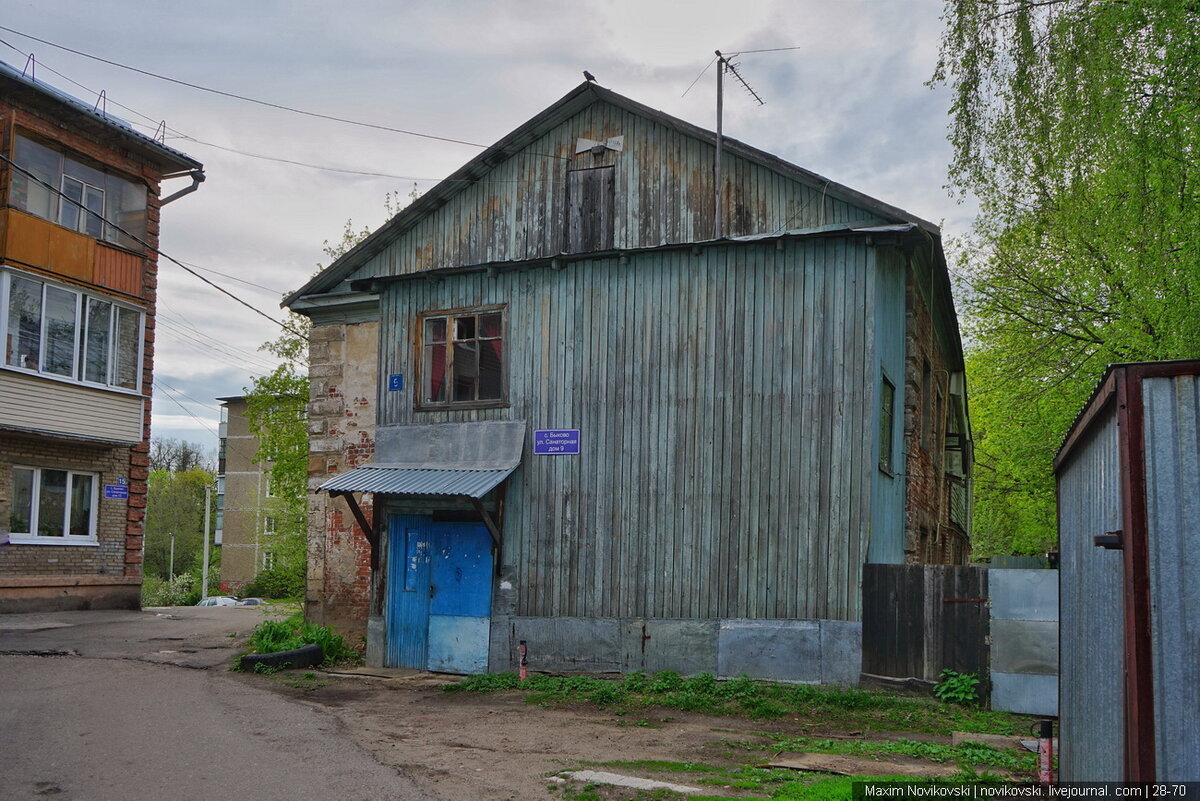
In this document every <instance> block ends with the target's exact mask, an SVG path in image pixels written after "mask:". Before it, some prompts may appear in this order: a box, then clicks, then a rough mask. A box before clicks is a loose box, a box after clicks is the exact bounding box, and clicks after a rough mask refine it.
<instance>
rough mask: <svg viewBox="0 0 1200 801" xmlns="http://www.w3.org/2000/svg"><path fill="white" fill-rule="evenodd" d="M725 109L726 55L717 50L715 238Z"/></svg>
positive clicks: (718, 221) (719, 230)
mask: <svg viewBox="0 0 1200 801" xmlns="http://www.w3.org/2000/svg"><path fill="white" fill-rule="evenodd" d="M724 110H725V56H723V55H721V51H720V50H718V51H717V155H716V157H715V160H714V161H713V192H714V195H713V202H714V205H713V239H720V238H721V235H722V233H724V232H723V231H722V226H721V151H722V150H723V142H724V138H725V137H724V136H723V135H722V125H721V123H722V119H721V118H722V116H723V115H724Z"/></svg>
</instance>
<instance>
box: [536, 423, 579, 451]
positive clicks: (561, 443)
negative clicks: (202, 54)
mask: <svg viewBox="0 0 1200 801" xmlns="http://www.w3.org/2000/svg"><path fill="white" fill-rule="evenodd" d="M533 455H534V456H578V455H579V429H578V428H549V429H547V428H539V429H535V430H534V432H533Z"/></svg>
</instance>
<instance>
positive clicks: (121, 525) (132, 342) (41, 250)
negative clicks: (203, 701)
mask: <svg viewBox="0 0 1200 801" xmlns="http://www.w3.org/2000/svg"><path fill="white" fill-rule="evenodd" d="M170 178H190V179H191V184H190V185H189V186H187V187H186V188H184V189H182V190H181V191H179V192H175V193H174V194H172V195H170V196H168V197H160V184H161V182H162V181H164V180H165V179H170ZM203 178H204V173H203V167H202V165H201V164H200V162H198V161H196V160H194V159H192V158H190V157H188V156H186V155H184V154H183V153H180V152H178V151H176V150H173V149H172V148H169V147H166V146H164V145H163V144H161V143H160V142H158V141H156V140H154V139H152V138H150V137H148V136H145V135H143V134H140V133H138V132H137V131H135V130H134V129H133V128H132V127H130V126H129V125H128V124H127V123H124V122H122V121H120V120H118V119H115V118H113V117H110V116H108V115H107V114H105V113H104V112H102V111H98V110H96V109H94V108H93V107H92V106H91V104H87V103H83V102H81V101H79V100H76V99H75V98H72V97H70V96H69V95H66V94H64V93H62V92H60V91H58V90H56V89H54V88H52V87H50V86H48V85H46V84H45V83H42V82H40V81H37V80H35V79H33V78H32V77H29V76H26V75H25V74H23V73H22V72H21V71H19V70H16V69H14V68H13V67H11V66H10V65H8V64H4V63H2V62H0V330H2V331H3V332H4V348H3V353H2V354H0V395H2V396H3V398H4V403H2V404H0V543H2V544H0V612H20V611H36V610H44V609H87V608H134V609H136V608H138V606H139V604H140V588H141V580H142V568H141V563H142V523H143V518H144V515H145V506H146V479H147V472H148V464H149V437H150V396H151V385H152V369H153V359H154V310H155V295H156V289H157V282H158V279H157V268H158V265H157V254H156V251H155V249H156V248H157V245H158V233H159V213H160V209H161V207H162V206H164V205H166V204H167V203H169V202H171V201H172V200H174V199H176V198H178V197H180V196H182V195H183V194H186V193H187V192H189V191H192V190H193V189H195V188H196V187H197V186H198V185H199V182H200V181H202V180H203Z"/></svg>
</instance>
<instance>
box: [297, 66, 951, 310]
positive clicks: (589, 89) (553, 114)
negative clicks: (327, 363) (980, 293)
mask: <svg viewBox="0 0 1200 801" xmlns="http://www.w3.org/2000/svg"><path fill="white" fill-rule="evenodd" d="M598 102H604V103H608V104H611V105H613V106H615V107H617V108H620V109H623V110H625V111H627V112H629V113H632V114H636V115H639V116H641V117H644V118H646V119H649V120H651V121H653V122H656V123H659V124H661V125H663V126H666V127H667V128H670V129H673V130H676V131H679V132H680V133H682V134H685V135H687V136H690V137H693V138H695V139H697V140H700V141H702V142H707V143H709V144H713V145H715V144H716V142H717V134H716V132H714V131H710V130H707V129H705V128H701V127H699V126H696V125H692V124H691V123H689V122H685V121H683V120H681V119H679V118H678V117H673V116H671V115H670V114H666V113H665V112H662V111H658V110H657V109H653V108H650V107H649V106H646V105H643V104H641V103H638V102H637V101H634V100H631V99H629V98H627V97H625V96H624V95H621V94H618V93H616V92H614V91H612V90H610V89H605V88H604V87H602V86H598V85H597V84H595V83H592V82H589V81H585V82H584V83H582V84H580V85H579V86H577V87H575V89H573V90H571V91H570V92H568V93H567V94H566V95H565V96H564V97H562V98H561V99H560V100H558V101H557V102H556V103H554V104H553V105H551V106H550V107H548V108H547V109H545V110H544V111H542V112H541V113H540V114H538V115H536V116H534V117H533V118H532V119H530V120H529V121H527V122H525V123H524V124H522V125H521V126H519V127H518V128H516V130H514V131H512V132H511V133H509V134H508V135H507V136H505V137H504V138H502V139H501V140H500V141H498V142H496V143H495V144H494V145H492V146H491V147H489V148H487V149H486V150H484V151H483V152H482V153H480V154H479V155H478V156H476V157H475V158H473V159H471V160H470V161H468V162H467V163H466V164H464V165H463V166H462V167H460V168H459V169H458V170H456V171H455V172H454V173H453V174H451V175H450V176H449V177H448V178H446V179H444V180H442V181H441V182H440V183H438V184H436V185H435V186H434V187H433V188H432V189H430V190H429V191H428V192H426V193H425V194H423V195H421V197H419V198H417V199H416V200H415V201H413V202H412V203H411V204H410V205H408V206H407V207H405V208H404V209H403V210H401V211H400V212H399V213H398V214H397V215H396V216H395V217H393V218H392V219H391V220H389V221H388V222H387V223H385V224H384V225H383V226H381V227H380V228H379V229H377V230H376V231H374V232H373V233H372V234H370V235H369V236H368V237H367V238H366V239H364V240H363V241H362V242H360V243H358V245H356V246H355V247H353V248H352V249H351V250H349V251H348V252H346V253H345V254H344V255H342V256H341V257H340V258H339V259H337V260H336V261H334V262H333V263H332V264H330V265H329V266H328V267H326V268H325V269H324V270H322V271H321V272H320V273H318V274H317V275H316V276H314V277H313V278H312V279H311V280H310V281H309V282H308V283H306V284H305V285H304V286H302V287H300V288H299V289H298V290H296V291H295V292H292V293H291V294H289V295H288V296H287V297H285V298H284V300H283V303H282V304H281V305H284V306H290V305H291V304H293V303H295V302H296V301H298V300H299V299H301V298H302V297H304V296H306V295H314V294H323V293H326V292H330V291H332V290H333V289H334V288H335V287H336V286H337V285H338V284H340V283H341V282H342V281H344V280H345V279H346V278H348V277H349V276H350V275H351V274H352V273H353V272H354V271H355V270H356V269H357V268H358V267H360V266H361V265H362V264H363V263H365V262H366V261H368V260H369V259H371V258H372V257H373V256H375V255H377V254H378V253H380V252H381V251H383V250H384V249H385V248H387V247H388V246H389V245H390V244H392V243H393V242H395V241H396V240H397V239H399V238H400V237H401V236H403V235H404V233H405V232H407V231H409V230H410V229H412V228H413V227H414V226H416V225H417V224H418V223H419V222H420V221H421V220H423V219H425V218H426V217H428V216H430V215H431V214H433V213H434V212H436V211H437V209H439V208H440V207H442V206H443V205H445V204H446V203H447V202H448V201H449V200H450V199H451V198H452V197H454V196H455V195H457V194H458V193H460V192H462V191H464V190H465V189H466V188H467V187H469V186H471V185H472V184H474V183H476V182H478V181H479V180H481V179H483V178H484V177H485V176H486V175H487V174H488V173H489V172H491V170H492V169H494V168H495V167H496V166H497V165H498V164H500V163H502V162H504V161H505V160H507V159H508V158H509V157H511V156H513V155H515V154H516V153H518V152H519V151H520V150H521V149H522V148H524V147H526V146H528V145H529V144H531V143H532V142H534V141H535V140H537V139H538V138H540V137H541V136H543V135H544V134H546V133H547V132H548V131H550V130H551V129H552V128H554V127H555V126H557V125H559V124H561V123H563V122H564V121H566V120H568V119H570V118H571V117H573V116H575V115H576V114H578V113H580V112H581V111H583V110H584V109H586V108H587V107H588V106H590V105H592V104H593V103H598ZM721 143H722V147H723V148H724V150H725V152H726V153H729V154H730V155H733V156H738V157H741V158H743V159H746V160H747V161H750V162H753V163H756V164H758V165H761V166H762V167H765V168H767V169H769V170H772V171H774V172H777V173H779V174H781V175H783V176H785V177H787V178H791V179H793V180H796V181H798V182H802V183H806V184H809V185H813V186H819V187H821V189H822V191H823V192H824V193H825V194H826V195H827V196H828V197H830V198H832V199H836V200H842V201H845V202H847V203H850V204H853V205H855V206H858V207H860V208H863V209H866V210H868V211H871V212H873V213H875V214H877V215H878V216H879V217H880V218H882V219H884V220H888V221H892V222H897V223H911V224H913V225H916V226H917V227H919V228H921V229H923V230H924V231H925V232H927V233H928V234H930V235H932V236H934V237H939V236H940V232H939V230H938V227H937V226H936V225H934V224H933V223H931V222H928V221H927V220H923V219H921V218H920V217H917V216H915V215H913V214H909V213H908V212H906V211H904V210H903V209H900V208H897V207H896V206H892V205H889V204H887V203H884V202H882V201H880V200H876V199H875V198H872V197H870V196H868V195H864V194H863V193H861V192H857V191H855V190H853V189H850V188H849V187H846V186H843V185H842V184H839V183H836V182H834V181H831V180H829V179H827V178H825V177H823V176H821V175H818V174H817V173H814V172H812V171H810V170H806V169H804V168H803V167H799V166H797V165H795V164H792V163H790V162H787V161H784V160H783V159H781V158H779V157H778V156H774V155H772V154H770V153H767V152H766V151H764V150H759V149H758V148H755V147H751V146H750V145H747V144H745V143H743V142H739V141H738V140H736V139H731V138H730V137H728V136H723V137H722V139H721Z"/></svg>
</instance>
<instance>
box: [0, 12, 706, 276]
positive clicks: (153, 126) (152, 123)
mask: <svg viewBox="0 0 1200 801" xmlns="http://www.w3.org/2000/svg"><path fill="white" fill-rule="evenodd" d="M0 30H8V29H7V28H4V27H3V26H0ZM19 35H21V36H25V34H19ZM30 38H33V37H30ZM0 44H3V45H5V46H6V47H9V48H11V49H12V50H13V51H14V52H16V53H19V54H20V55H22V56H24V57H25V58H27V59H28V58H29V57H30V54H29V53H26V52H25V51H24V50H22V49H21V48H19V47H17V46H16V45H14V44H12V43H11V42H8V41H5V40H4V39H0ZM35 63H37V66H39V67H41V68H43V69H45V70H48V71H49V72H51V73H53V74H55V75H57V76H58V77H59V78H62V79H63V80H64V81H67V82H68V83H70V84H73V85H74V86H77V87H79V88H80V89H82V90H83V91H84V92H87V93H88V94H90V95H96V96H97V97H99V93H98V92H97V91H96V90H95V89H92V88H91V87H89V86H85V85H84V84H82V83H80V82H79V81H77V80H75V79H74V78H71V77H70V76H69V75H65V74H63V73H61V72H59V71H58V70H56V69H54V68H53V67H50V66H47V65H46V64H42V63H40V62H35ZM706 69H707V68H706ZM697 80H699V79H697ZM685 94H686V93H685ZM105 102H107V103H112V104H113V105H114V106H116V107H118V108H120V109H123V110H125V111H127V112H129V113H130V114H133V115H136V116H138V117H141V118H142V119H143V120H145V121H146V122H145V123H139V122H134V121H132V120H130V121H129V122H130V124H131V125H135V126H141V127H143V128H148V129H150V130H151V131H154V132H156V133H157V131H158V130H159V128H162V129H163V132H164V134H165V133H167V132H169V133H171V134H172V138H177V139H182V140H184V141H186V142H190V143H192V144H197V145H203V146H204V147H211V148H215V149H216V150H223V151H225V152H227V153H234V154H236V155H239V156H245V157H247V158H253V159H262V160H264V161H273V162H277V163H280V164H290V165H293V166H296V167H307V168H309V169H313V170H324V171H326V172H336V173H342V174H346V175H362V176H366V177H369V178H391V179H395V180H399V181H424V182H429V183H440V182H442V181H445V180H447V179H445V178H422V177H417V176H411V175H392V174H390V173H384V172H377V171H373V170H355V169H350V168H346V167H333V166H329V165H325V164H312V163H309V162H304V161H297V160H294V159H285V158H281V157H278V156H268V155H265V154H262V153H250V152H248V151H245V150H238V149H237V148H234V147H229V146H227V145H218V144H217V143H215V142H205V141H204V140H202V139H197V138H196V137H194V136H190V135H188V134H186V133H184V132H183V131H180V130H179V129H177V128H172V127H171V126H169V125H165V123H163V122H158V121H156V120H155V119H154V118H153V117H150V116H148V115H146V114H143V113H142V112H140V111H138V110H137V109H135V108H131V107H129V106H126V105H124V104H123V103H120V102H118V101H116V100H112V99H111V98H108V97H107V96H106V97H105ZM164 138H165V137H164ZM532 155H539V156H547V157H549V158H562V157H561V156H553V155H550V154H547V153H532ZM539 180H540V181H542V182H545V183H559V182H560V181H559V179H558V178H556V177H550V178H543V179H539ZM521 181H522V179H518V178H508V179H503V180H496V179H481V180H475V179H472V178H459V179H457V182H458V183H468V184H469V183H481V184H488V183H520V182H521ZM193 266H194V265H193ZM199 269H203V268H199ZM210 272H215V271H210ZM218 275H221V273H218ZM226 277H227V278H228V277H232V276H226ZM234 280H238V279H236V278H235V279H234ZM243 283H245V282H243Z"/></svg>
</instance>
